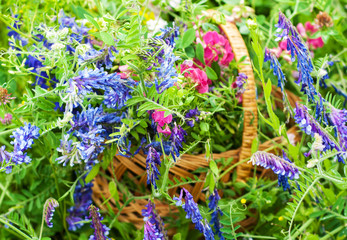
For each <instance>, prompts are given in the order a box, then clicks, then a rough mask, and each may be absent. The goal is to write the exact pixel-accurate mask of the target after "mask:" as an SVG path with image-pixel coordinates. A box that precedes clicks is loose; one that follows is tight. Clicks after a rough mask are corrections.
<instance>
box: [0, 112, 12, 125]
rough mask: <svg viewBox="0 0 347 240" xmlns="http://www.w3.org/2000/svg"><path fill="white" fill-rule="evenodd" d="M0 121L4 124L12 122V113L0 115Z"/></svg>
mask: <svg viewBox="0 0 347 240" xmlns="http://www.w3.org/2000/svg"><path fill="white" fill-rule="evenodd" d="M0 122H1V123H2V124H4V125H8V124H11V123H12V114H10V113H5V116H4V118H1V117H0Z"/></svg>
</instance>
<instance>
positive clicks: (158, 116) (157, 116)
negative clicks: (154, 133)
mask: <svg viewBox="0 0 347 240" xmlns="http://www.w3.org/2000/svg"><path fill="white" fill-rule="evenodd" d="M164 114H165V112H164V111H159V110H155V111H154V113H152V118H153V120H154V121H155V122H156V123H158V126H160V127H163V126H164V125H165V124H168V123H170V122H171V121H172V114H169V115H168V116H167V117H164Z"/></svg>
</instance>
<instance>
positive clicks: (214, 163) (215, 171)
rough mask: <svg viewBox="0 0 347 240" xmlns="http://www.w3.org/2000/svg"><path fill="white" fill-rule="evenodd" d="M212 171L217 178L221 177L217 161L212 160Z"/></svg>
mask: <svg viewBox="0 0 347 240" xmlns="http://www.w3.org/2000/svg"><path fill="white" fill-rule="evenodd" d="M210 169H211V171H212V172H213V174H214V175H215V176H218V175H219V171H218V167H217V164H216V162H215V161H213V160H211V161H210Z"/></svg>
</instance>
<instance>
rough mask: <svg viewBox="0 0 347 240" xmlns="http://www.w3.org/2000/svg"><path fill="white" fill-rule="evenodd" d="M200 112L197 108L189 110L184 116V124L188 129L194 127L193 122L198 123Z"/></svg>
mask: <svg viewBox="0 0 347 240" xmlns="http://www.w3.org/2000/svg"><path fill="white" fill-rule="evenodd" d="M198 116H200V111H199V110H198V107H196V108H194V109H189V110H188V112H187V113H186V115H185V118H186V119H187V120H186V123H187V125H188V126H189V127H194V125H195V122H199V117H198Z"/></svg>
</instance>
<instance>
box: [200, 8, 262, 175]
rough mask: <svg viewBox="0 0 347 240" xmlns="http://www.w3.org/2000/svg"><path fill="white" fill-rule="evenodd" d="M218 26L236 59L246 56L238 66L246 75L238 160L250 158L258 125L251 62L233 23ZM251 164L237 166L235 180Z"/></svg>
mask: <svg viewBox="0 0 347 240" xmlns="http://www.w3.org/2000/svg"><path fill="white" fill-rule="evenodd" d="M207 14H208V16H210V17H212V18H214V17H215V16H216V15H218V14H219V13H218V12H217V11H215V10H211V9H210V10H208V11H207ZM220 28H221V29H222V30H223V32H224V33H225V35H226V37H227V38H228V40H229V42H230V45H231V47H232V49H233V52H234V56H235V59H236V61H239V60H240V59H241V58H242V57H244V56H246V59H245V60H244V61H243V62H242V63H243V64H242V65H241V66H240V69H239V73H244V74H246V75H247V77H248V79H247V85H246V91H245V92H244V93H243V95H242V108H243V111H244V123H243V133H242V146H241V149H240V157H239V161H242V160H244V159H247V158H250V157H251V155H252V151H251V149H252V142H253V139H254V138H256V137H257V127H258V111H257V102H256V85H255V80H254V74H253V68H252V63H251V60H250V57H249V54H248V50H247V47H246V44H245V42H244V40H243V38H242V36H241V34H240V32H239V30H238V28H237V27H236V25H235V24H234V23H231V22H226V24H221V25H220ZM251 170H252V165H251V164H248V163H247V162H244V163H242V164H240V165H238V166H237V169H236V172H237V180H238V181H245V180H246V179H247V178H248V177H249V176H250V173H251Z"/></svg>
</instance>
